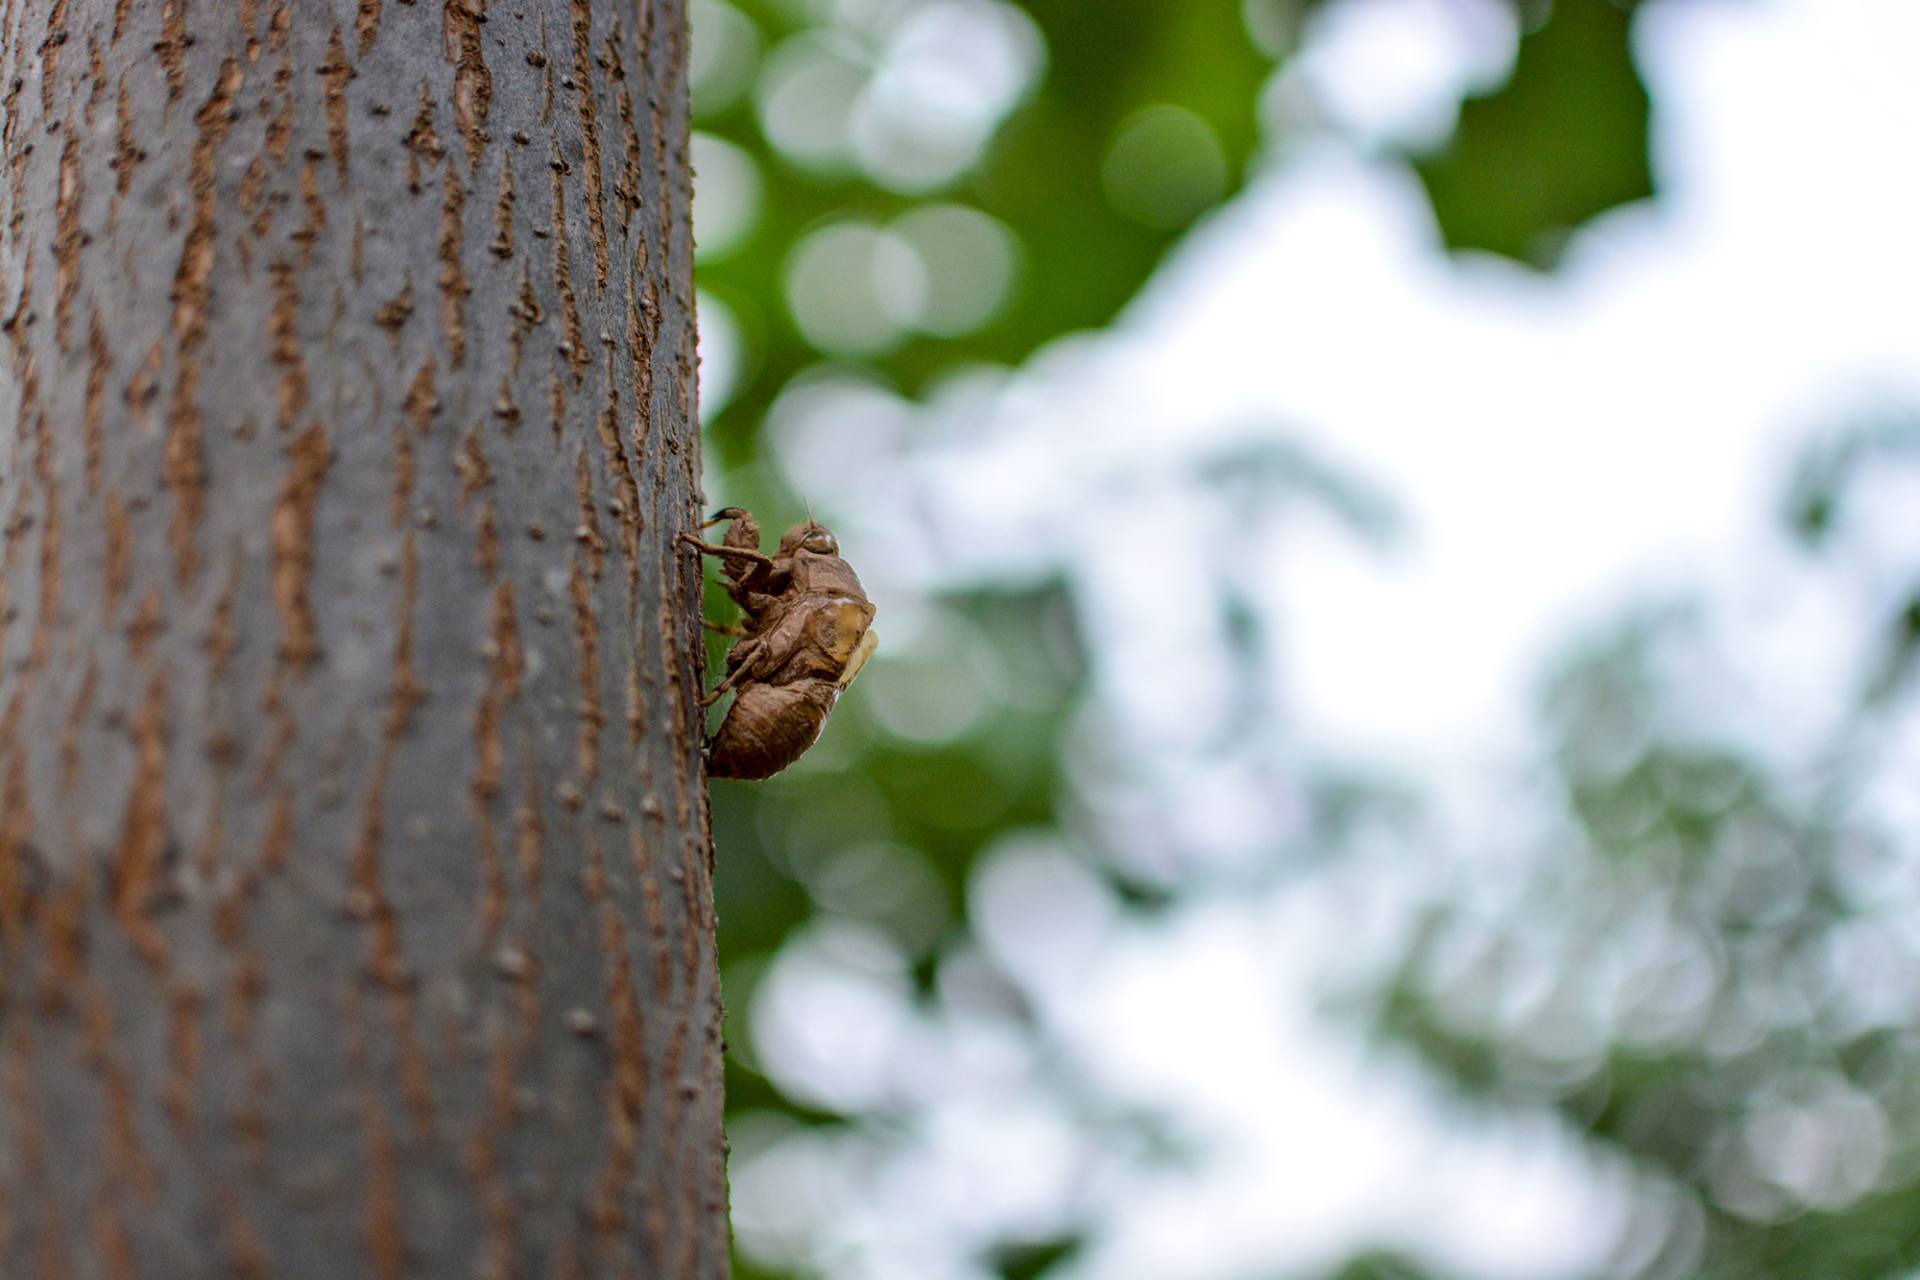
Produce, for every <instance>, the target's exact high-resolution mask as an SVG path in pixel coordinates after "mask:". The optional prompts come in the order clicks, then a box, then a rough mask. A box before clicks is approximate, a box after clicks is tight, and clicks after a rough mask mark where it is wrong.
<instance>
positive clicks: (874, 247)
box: [787, 222, 927, 355]
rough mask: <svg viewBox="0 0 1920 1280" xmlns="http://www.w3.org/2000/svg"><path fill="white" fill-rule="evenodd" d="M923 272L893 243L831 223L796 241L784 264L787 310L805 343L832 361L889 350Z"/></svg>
mask: <svg viewBox="0 0 1920 1280" xmlns="http://www.w3.org/2000/svg"><path fill="white" fill-rule="evenodd" d="M926 293H927V273H926V268H925V267H924V266H923V265H922V264H921V261H920V257H919V255H918V254H916V253H915V252H914V251H913V246H912V245H910V244H908V243H907V241H906V240H904V239H902V238H901V237H900V236H897V235H894V234H893V233H891V232H888V231H882V230H881V229H879V228H878V227H875V226H873V225H871V224H870V223H865V222H838V223H834V224H833V225H831V226H827V227H822V228H821V229H820V230H818V231H815V232H813V233H812V234H811V235H809V236H808V237H807V238H806V239H804V240H802V241H801V242H800V245H799V247H798V248H797V249H795V250H794V253H793V257H792V258H791V259H790V260H789V262H788V264H787V305H788V306H789V307H790V308H791V309H792V311H793V319H794V323H795V324H796V325H798V326H799V328H800V332H801V334H802V335H803V336H804V337H805V338H806V340H807V341H808V342H810V343H812V344H813V345H814V346H815V347H817V348H819V349H820V350H822V351H827V352H832V353H835V354H838V355H877V354H879V353H881V352H884V351H887V350H889V349H891V348H892V347H894V346H897V345H898V344H899V342H900V340H901V339H902V338H903V337H905V336H906V332H907V328H908V326H909V325H911V324H912V323H913V322H914V321H915V320H916V319H918V318H919V316H920V314H921V311H922V309H923V308H924V306H925V300H926Z"/></svg>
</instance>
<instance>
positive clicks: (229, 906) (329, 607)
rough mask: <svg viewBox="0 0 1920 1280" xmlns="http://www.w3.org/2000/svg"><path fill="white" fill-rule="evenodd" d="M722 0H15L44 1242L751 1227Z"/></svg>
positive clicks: (397, 1258) (78, 1251) (25, 697)
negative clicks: (733, 804)
mask: <svg viewBox="0 0 1920 1280" xmlns="http://www.w3.org/2000/svg"><path fill="white" fill-rule="evenodd" d="M685 54H686V25H685V16H684V13H683V12H682V7H681V4H680V2H679V0H637V2H636V0H571V2H569V0H492V2H491V3H489V0H0V62H3V65H0V73H3V74H0V94H4V98H3V99H0V105H3V107H4V116H3V123H0V130H3V131H4V132H3V137H0V142H3V144H4V156H5V163H6V174H5V177H4V180H3V181H0V212H4V215H5V217H6V222H5V225H4V228H3V229H0V311H3V312H4V314H5V338H6V346H7V347H8V348H9V352H8V354H10V361H8V360H7V358H6V356H0V368H3V369H4V371H3V372H0V379H3V380H0V458H4V463H3V464H0V521H3V522H4V532H3V533H0V619H3V620H4V621H3V622H0V1276H5V1277H7V1280H14V1278H15V1277H20V1278H22V1280H26V1278H28V1277H36V1278H39V1277H44V1278H48V1280H51V1278H53V1277H111V1278H113V1280H119V1278H121V1277H146V1278H159V1280H171V1278H174V1277H178V1278H180V1280H202V1278H203V1277H215V1276H225V1275H235V1276H247V1277H254V1276H260V1277H266V1276H275V1277H291V1278H293V1280H310V1278H311V1280H325V1278H328V1277H360V1276H372V1277H379V1278H380V1280H397V1278H398V1277H402V1276H409V1277H411V1276H432V1277H440V1276H446V1277H460V1278H461V1280H467V1278H468V1277H494V1276H498V1277H508V1276H528V1277H534V1276H538V1277H550V1276H578V1277H597V1276H645V1277H662V1278H670V1280H681V1278H682V1277H709V1276H723V1275H724V1274H725V1273H726V1269H727V1266H726V1221H725V1187H724V1175H723V1164H722V1144H721V1134H720V1105H721V1100H720V1010H719V994H718V981H717V976H716V967H715V961H714V952H713V911H712V905H711V901H712V900H711V894H710V859H709V852H708V849H709V846H708V840H707V836H706V814H705V800H704V788H703V783H702V778H701V773H700V761H699V756H698V732H699V725H698V720H699V715H698V711H697V709H696V707H695V694H696V692H697V689H698V680H699V679H700V674H701V673H700V670H699V663H700V656H699V655H700V652H701V646H700V631H699V621H698V618H699V609H700V592H699V570H698V568H697V566H696V565H695V563H694V562H693V559H692V558H691V557H689V556H686V555H683V554H681V553H679V552H678V551H677V550H676V548H675V546H674V543H673V538H674V534H675V532H676V531H677V530H679V529H683V528H687V527H689V522H690V516H691V513H692V512H693V511H694V510H696V507H695V505H694V504H695V500H696V495H697V491H698V478H697V474H696V472H697V466H698V463H697V452H696V449H697V440H696V435H695V425H694V417H693V407H692V401H693V376H694V374H693V365H694V359H693V314H692V308H693V300H692V285H691V273H692V246H691V239H690V231H689V227H690V222H689V201H688V190H689V174H688V169H687V162H686V141H687V127H688V126H687V109H686V82H685V78H684V75H683V65H684V62H685Z"/></svg>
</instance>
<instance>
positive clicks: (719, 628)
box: [700, 618, 747, 636]
mask: <svg viewBox="0 0 1920 1280" xmlns="http://www.w3.org/2000/svg"><path fill="white" fill-rule="evenodd" d="M700 625H701V626H703V627H705V628H706V629H707V630H709V631H711V632H713V633H714V634H715V635H722V636H744V635H746V634H747V629H746V628H745V627H741V626H729V625H727V624H726V623H724V622H715V621H714V620H713V619H711V618H702V619H700Z"/></svg>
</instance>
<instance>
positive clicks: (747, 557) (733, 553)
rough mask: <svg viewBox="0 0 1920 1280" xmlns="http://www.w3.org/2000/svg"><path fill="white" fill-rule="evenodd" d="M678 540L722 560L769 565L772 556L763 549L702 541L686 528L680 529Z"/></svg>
mask: <svg viewBox="0 0 1920 1280" xmlns="http://www.w3.org/2000/svg"><path fill="white" fill-rule="evenodd" d="M680 541H682V542H684V543H686V544H687V545H688V546H690V547H692V548H693V549H694V550H695V551H698V552H700V553H702V554H703V555H710V556H718V557H719V558H720V559H722V560H744V561H746V562H747V563H749V564H764V565H771V564H772V563H773V557H772V556H770V555H768V554H766V553H765V552H764V551H755V550H753V549H752V548H750V547H727V546H722V545H720V544H719V543H717V542H702V541H700V539H698V538H696V537H694V536H693V535H692V534H690V533H688V532H687V531H686V530H684V529H683V530H681V531H680Z"/></svg>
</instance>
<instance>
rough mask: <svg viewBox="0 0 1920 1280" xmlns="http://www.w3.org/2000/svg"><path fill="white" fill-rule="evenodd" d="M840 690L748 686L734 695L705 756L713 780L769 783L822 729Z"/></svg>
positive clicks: (805, 684) (806, 684)
mask: <svg viewBox="0 0 1920 1280" xmlns="http://www.w3.org/2000/svg"><path fill="white" fill-rule="evenodd" d="M838 693H839V689H838V687H837V686H836V685H835V684H834V683H833V682H832V681H831V680H799V681H795V682H794V683H793V684H782V685H765V684H753V683H748V684H745V685H742V686H741V687H740V689H739V691H738V692H737V693H736V694H735V696H734V699H733V705H732V706H731V707H728V708H727V715H726V719H724V720H722V721H721V722H720V729H719V732H717V733H715V734H714V735H713V742H712V743H711V745H710V746H709V749H708V754H707V772H708V774H710V775H711V776H713V777H716V778H769V777H772V776H773V775H774V774H776V773H778V772H780V770H782V769H784V768H786V767H787V766H788V765H790V764H792V763H793V762H794V761H795V760H797V759H799V758H800V755H801V753H802V752H804V751H805V750H806V749H807V748H808V747H810V746H812V745H813V743H814V739H816V738H818V737H819V736H820V730H821V728H822V727H823V726H825V724H826V723H827V712H829V711H831V710H833V703H834V699H835V697H837V696H838Z"/></svg>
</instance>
